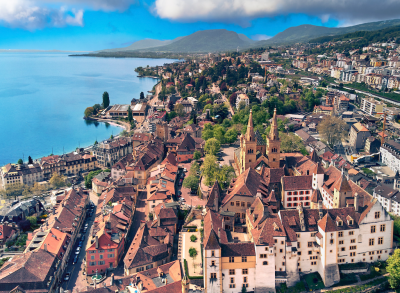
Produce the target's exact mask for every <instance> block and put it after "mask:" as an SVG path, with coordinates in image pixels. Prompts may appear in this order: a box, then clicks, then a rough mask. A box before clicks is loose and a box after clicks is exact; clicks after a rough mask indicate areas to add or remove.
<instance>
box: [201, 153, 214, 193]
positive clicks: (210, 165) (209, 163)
mask: <svg viewBox="0 0 400 293" xmlns="http://www.w3.org/2000/svg"><path fill="white" fill-rule="evenodd" d="M200 170H201V173H202V174H203V176H204V178H205V180H206V182H205V183H206V184H207V185H209V186H210V185H211V184H212V183H213V182H214V181H215V175H216V172H217V171H218V165H217V158H216V157H215V156H213V155H206V157H205V158H204V162H203V165H202V166H201V167H200Z"/></svg>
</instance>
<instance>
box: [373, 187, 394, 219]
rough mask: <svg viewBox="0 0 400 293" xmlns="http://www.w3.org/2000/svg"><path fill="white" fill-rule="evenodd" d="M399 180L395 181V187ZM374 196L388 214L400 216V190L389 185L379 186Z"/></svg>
mask: <svg viewBox="0 0 400 293" xmlns="http://www.w3.org/2000/svg"><path fill="white" fill-rule="evenodd" d="M397 182H398V180H395V185H397V184H396V183H397ZM373 196H374V197H375V198H376V199H378V201H379V202H380V203H381V205H382V206H383V207H384V208H385V210H386V211H387V212H388V213H392V214H394V215H396V216H400V192H399V190H398V189H393V188H390V187H389V186H387V185H378V186H377V187H375V189H374V194H373Z"/></svg>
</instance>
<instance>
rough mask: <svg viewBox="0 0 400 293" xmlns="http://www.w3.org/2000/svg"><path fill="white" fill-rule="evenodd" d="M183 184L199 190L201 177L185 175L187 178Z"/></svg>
mask: <svg viewBox="0 0 400 293" xmlns="http://www.w3.org/2000/svg"><path fill="white" fill-rule="evenodd" d="M182 185H183V187H185V188H190V189H191V190H197V188H198V186H199V178H197V177H196V176H193V175H189V176H187V177H185V180H183V184H182Z"/></svg>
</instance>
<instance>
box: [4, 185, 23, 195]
mask: <svg viewBox="0 0 400 293" xmlns="http://www.w3.org/2000/svg"><path fill="white" fill-rule="evenodd" d="M22 191H23V185H22V184H9V185H8V186H7V187H6V188H3V189H0V195H2V196H5V197H6V196H7V197H14V198H15V199H16V197H17V196H19V195H21V194H22Z"/></svg>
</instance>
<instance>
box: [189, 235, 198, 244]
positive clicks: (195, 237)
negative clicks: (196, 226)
mask: <svg viewBox="0 0 400 293" xmlns="http://www.w3.org/2000/svg"><path fill="white" fill-rule="evenodd" d="M196 240H197V236H196V235H194V234H192V236H190V241H192V242H196Z"/></svg>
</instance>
